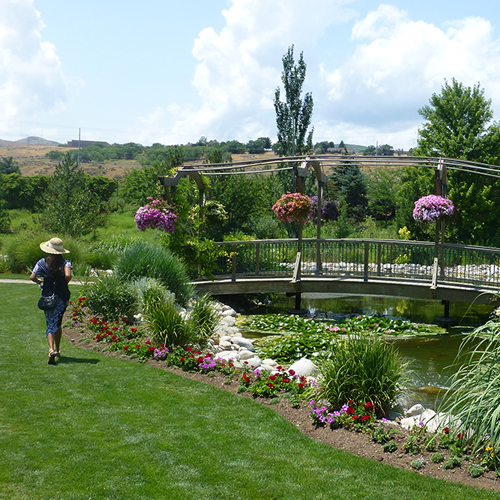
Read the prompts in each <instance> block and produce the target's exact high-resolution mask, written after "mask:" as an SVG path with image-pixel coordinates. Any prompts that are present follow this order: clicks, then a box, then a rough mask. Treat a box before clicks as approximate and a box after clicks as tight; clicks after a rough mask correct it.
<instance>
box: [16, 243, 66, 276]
mask: <svg viewBox="0 0 500 500" xmlns="http://www.w3.org/2000/svg"><path fill="white" fill-rule="evenodd" d="M48 239H50V237H46V238H44V237H43V236H39V235H35V233H23V235H22V236H19V237H16V238H14V239H13V240H12V241H10V242H9V244H8V245H7V248H6V254H7V267H8V268H9V271H11V272H13V273H23V272H28V271H31V269H33V267H34V265H35V264H36V263H37V261H38V260H39V259H41V258H42V257H44V256H45V255H46V254H45V253H44V252H43V251H42V250H40V243H42V241H47V240H48ZM64 243H65V244H66V242H64Z"/></svg>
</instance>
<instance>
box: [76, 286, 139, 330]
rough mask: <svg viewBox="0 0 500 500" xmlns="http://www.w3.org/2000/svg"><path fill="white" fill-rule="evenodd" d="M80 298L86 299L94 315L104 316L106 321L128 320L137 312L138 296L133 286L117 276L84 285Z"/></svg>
mask: <svg viewBox="0 0 500 500" xmlns="http://www.w3.org/2000/svg"><path fill="white" fill-rule="evenodd" d="M80 296H82V297H86V298H87V305H88V306H89V307H90V308H91V309H92V311H93V312H94V314H97V315H99V316H102V318H103V319H104V320H105V321H118V320H120V318H127V320H128V319H130V318H131V317H132V316H133V315H134V314H135V313H136V312H137V305H138V304H137V295H136V293H135V290H134V288H133V286H132V285H131V284H130V283H127V282H123V281H122V280H120V279H119V278H118V277H117V276H103V277H101V278H98V279H96V280H95V281H94V282H87V283H84V284H83V286H82V288H81V289H80Z"/></svg>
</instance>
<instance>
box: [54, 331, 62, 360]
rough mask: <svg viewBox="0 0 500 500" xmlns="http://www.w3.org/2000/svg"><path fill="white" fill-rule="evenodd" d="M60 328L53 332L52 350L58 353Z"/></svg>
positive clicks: (60, 335)
mask: <svg viewBox="0 0 500 500" xmlns="http://www.w3.org/2000/svg"><path fill="white" fill-rule="evenodd" d="M61 337H62V328H59V330H57V332H56V333H54V345H55V347H54V350H55V351H56V353H58V354H59V345H60V344H61Z"/></svg>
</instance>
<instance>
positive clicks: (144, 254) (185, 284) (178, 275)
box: [114, 241, 193, 304]
mask: <svg viewBox="0 0 500 500" xmlns="http://www.w3.org/2000/svg"><path fill="white" fill-rule="evenodd" d="M114 271H115V273H116V275H117V276H119V277H120V278H121V279H122V280H128V281H134V280H138V279H140V278H143V277H147V278H155V279H157V280H158V281H160V282H161V283H162V284H163V285H164V286H166V287H167V289H168V290H170V291H171V292H172V293H174V294H175V298H176V300H177V301H178V302H179V303H181V304H184V303H185V302H187V301H188V300H189V299H190V298H191V297H192V296H193V287H192V286H191V285H190V284H189V277H188V274H187V271H186V268H185V266H184V264H182V262H180V261H179V259H177V257H176V256H175V255H174V254H173V253H172V252H170V251H169V250H168V249H167V248H164V247H161V246H158V245H154V244H152V243H147V242H142V241H141V242H137V243H134V244H132V245H130V246H129V247H127V248H126V249H125V250H124V251H123V253H122V254H121V255H120V257H119V259H118V260H117V262H116V264H115V267H114Z"/></svg>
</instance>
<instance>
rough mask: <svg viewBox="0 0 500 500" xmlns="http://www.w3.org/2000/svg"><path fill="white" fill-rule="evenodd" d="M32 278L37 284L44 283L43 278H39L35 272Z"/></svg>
mask: <svg viewBox="0 0 500 500" xmlns="http://www.w3.org/2000/svg"><path fill="white" fill-rule="evenodd" d="M30 280H31V281H33V283H36V284H37V285H41V284H42V283H43V282H42V281H41V280H39V279H38V277H37V275H36V274H35V273H31V276H30Z"/></svg>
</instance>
